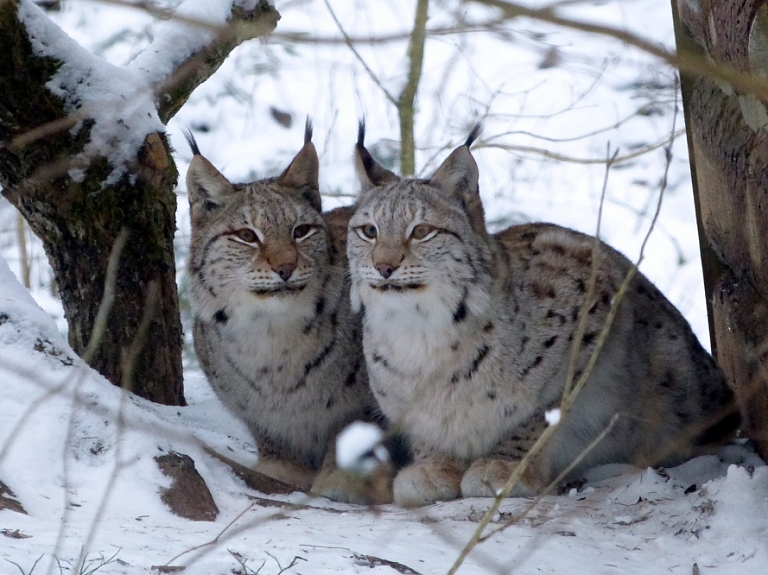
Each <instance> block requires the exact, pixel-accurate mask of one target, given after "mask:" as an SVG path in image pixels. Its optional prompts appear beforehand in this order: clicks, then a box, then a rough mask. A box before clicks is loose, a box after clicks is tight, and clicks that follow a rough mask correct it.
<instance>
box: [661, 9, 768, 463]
mask: <svg viewBox="0 0 768 575" xmlns="http://www.w3.org/2000/svg"><path fill="white" fill-rule="evenodd" d="M672 8H673V12H674V13H675V16H676V18H677V20H676V35H677V45H678V51H679V52H680V53H681V54H689V55H691V56H693V57H701V58H711V59H712V61H714V62H716V63H718V64H720V65H724V66H728V67H730V68H732V69H735V70H737V71H739V72H744V73H750V74H753V75H755V76H760V77H768V5H766V4H765V2H764V1H763V0H712V1H708V0H673V2H672ZM682 80H683V82H682V88H683V100H684V104H685V113H686V125H687V126H688V145H689V149H690V155H691V167H692V173H693V180H694V181H693V183H694V190H696V196H697V200H696V202H697V212H698V214H697V215H698V217H699V226H700V232H701V245H702V262H703V264H704V283H705V289H706V293H707V305H708V306H709V311H710V325H711V327H712V328H713V330H712V331H713V332H714V340H713V351H714V352H715V353H716V356H717V359H718V361H719V363H720V365H721V367H722V368H723V370H724V371H725V373H726V376H727V378H728V380H729V383H730V384H731V386H732V387H733V388H734V389H735V391H736V393H737V397H738V401H739V404H740V408H741V410H742V415H743V416H744V425H743V428H744V431H745V433H746V434H747V436H749V437H751V438H753V439H754V440H755V441H756V442H757V444H758V449H759V450H760V453H761V455H762V456H763V458H768V133H766V126H768V111H767V110H766V102H764V101H760V100H759V99H757V98H756V97H754V96H752V95H748V94H740V93H738V92H736V91H734V90H733V89H731V88H730V87H728V86H725V85H723V84H722V83H715V82H714V81H712V80H710V79H707V78H697V77H686V76H683V78H682Z"/></svg>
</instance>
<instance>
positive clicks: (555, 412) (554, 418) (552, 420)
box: [544, 409, 560, 426]
mask: <svg viewBox="0 0 768 575" xmlns="http://www.w3.org/2000/svg"><path fill="white" fill-rule="evenodd" d="M544 419H546V420H547V423H548V424H549V425H550V426H552V425H557V424H558V423H560V410H559V409H550V410H549V411H547V412H545V413H544Z"/></svg>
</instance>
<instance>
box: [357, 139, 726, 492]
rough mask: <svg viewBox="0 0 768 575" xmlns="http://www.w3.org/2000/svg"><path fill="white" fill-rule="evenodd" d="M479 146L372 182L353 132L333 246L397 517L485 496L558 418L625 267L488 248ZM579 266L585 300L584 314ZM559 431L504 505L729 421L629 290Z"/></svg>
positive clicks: (701, 368)
mask: <svg viewBox="0 0 768 575" xmlns="http://www.w3.org/2000/svg"><path fill="white" fill-rule="evenodd" d="M477 133H478V130H477V128H476V129H475V130H473V131H472V133H471V134H470V137H469V138H468V139H467V141H466V142H465V144H464V145H462V146H459V147H458V148H457V149H455V150H454V151H453V152H452V153H451V154H450V155H449V156H448V158H447V159H446V160H445V161H444V162H443V164H442V165H441V166H440V167H439V168H438V169H437V171H436V172H435V174H434V175H433V176H432V178H430V179H427V180H419V179H409V178H399V177H397V176H396V175H395V174H393V173H392V172H390V171H388V170H385V169H384V168H382V167H381V166H379V165H378V164H377V163H376V162H375V160H373V158H372V157H371V156H370V154H369V153H368V152H367V150H365V147H364V145H363V135H364V132H363V131H362V129H361V133H360V135H359V137H358V143H357V146H356V164H357V167H358V170H359V172H360V179H361V185H362V189H363V191H362V192H361V194H360V199H359V202H358V205H357V208H356V210H355V213H354V215H353V216H352V218H351V219H350V223H349V232H348V236H347V238H348V240H347V246H348V256H349V267H350V275H351V279H352V285H351V290H350V293H351V298H352V305H353V307H354V309H356V310H358V311H359V312H360V313H361V315H362V317H363V348H364V351H365V359H366V364H367V367H368V371H369V377H370V381H371V387H372V389H373V392H374V395H375V396H376V400H377V401H378V404H379V406H380V408H381V410H382V412H383V413H384V414H385V415H386V417H387V419H388V420H389V421H390V422H391V423H392V424H393V425H394V426H395V427H396V428H397V429H399V430H400V431H401V432H402V434H403V435H404V436H405V438H406V439H407V440H408V442H409V443H410V445H411V447H412V450H413V455H414V459H415V461H414V463H413V464H412V465H410V466H408V467H406V468H404V469H403V470H402V471H400V473H399V474H398V475H397V477H396V478H395V482H394V497H395V501H396V502H398V503H400V504H402V505H424V504H426V503H430V502H432V501H436V500H440V499H451V498H454V497H458V496H460V495H461V496H465V497H478V496H483V497H493V496H495V494H496V492H497V491H498V490H499V489H500V488H501V487H502V486H504V484H505V483H506V482H507V480H508V479H509V477H510V476H511V474H512V472H513V471H514V469H515V466H516V465H517V462H518V461H519V460H520V458H521V457H523V456H524V455H525V453H526V452H527V450H528V449H529V447H530V446H531V444H532V443H533V442H534V441H535V440H536V439H537V437H538V436H539V435H540V433H541V432H542V430H543V429H544V427H545V426H546V425H547V424H546V422H545V418H544V413H545V412H546V411H547V410H549V409H551V408H554V407H557V406H558V405H559V402H560V399H561V397H562V394H563V392H564V389H565V386H566V376H567V374H568V372H569V361H570V358H571V356H572V350H573V346H578V353H577V354H576V355H577V361H576V364H575V366H573V368H574V369H575V371H576V377H577V378H578V377H579V376H580V375H581V374H582V373H583V372H584V370H585V368H586V366H587V363H588V361H589V358H590V356H591V354H592V352H593V351H594V350H595V348H596V346H597V344H598V340H599V336H600V333H601V330H602V329H603V326H604V325H605V324H606V321H607V319H608V316H609V312H610V310H611V303H612V301H613V299H614V297H615V296H616V294H617V292H618V290H619V286H620V285H621V284H622V282H623V280H624V278H625V277H626V275H627V273H628V271H629V269H630V267H631V264H630V262H629V261H628V260H627V259H626V258H625V257H624V256H623V255H621V254H620V253H618V252H617V251H615V250H614V249H612V248H610V247H609V246H607V245H606V244H604V243H599V242H598V243H596V242H595V240H594V238H591V237H589V236H586V235H584V234H581V233H578V232H575V231H573V230H569V229H566V228H562V227H559V226H556V225H553V224H525V225H520V226H513V227H510V228H508V229H506V230H503V231H501V232H499V233H497V234H494V235H491V234H489V233H488V232H487V230H486V228H485V221H484V214H483V206H482V202H481V199H480V195H479V193H478V169H477V164H476V163H475V161H474V159H473V158H472V154H471V153H470V151H469V146H470V144H472V142H473V140H474V139H475V138H476V136H477ZM593 260H596V269H597V276H596V278H595V279H596V286H597V289H596V292H595V294H596V295H595V297H594V299H591V300H590V301H586V299H587V291H588V290H587V286H588V285H589V283H590V279H591V274H592V269H593V266H592V262H593ZM582 315H585V316H586V317H584V318H583V320H584V322H585V326H586V330H585V331H584V333H583V337H581V338H578V337H577V334H578V333H579V332H577V326H578V325H579V322H580V321H581V319H582ZM615 415H618V416H619V419H618V421H617V422H616V423H615V424H614V425H613V427H612V429H611V432H610V433H609V434H608V435H607V436H606V437H605V438H604V439H602V441H600V442H599V443H598V444H597V446H596V447H595V448H594V449H592V450H591V451H589V452H588V453H587V454H586V456H585V457H584V458H583V459H582V460H579V461H578V462H577V460H578V458H579V457H580V456H582V455H584V453H585V450H586V448H587V446H588V445H589V444H590V443H591V442H592V441H593V440H594V439H596V438H597V437H598V435H599V434H600V433H601V432H602V431H603V430H605V429H606V428H607V427H608V426H609V424H610V422H611V420H612V418H613V417H614V416H615ZM557 425H558V428H557V430H556V431H555V433H554V435H553V437H552V438H551V441H550V442H549V443H548V444H547V445H546V446H545V447H544V449H543V450H542V451H541V452H540V454H539V455H538V456H537V457H536V459H535V460H534V461H533V464H532V465H531V466H530V467H529V468H528V469H527V470H526V472H525V473H524V474H523V476H522V479H521V481H520V483H518V486H517V488H516V491H515V492H514V493H515V494H518V495H530V494H534V493H541V492H542V491H543V490H544V489H545V488H546V487H547V486H548V485H549V483H550V482H551V481H553V480H554V479H555V478H556V477H558V476H559V474H561V473H562V472H563V471H564V470H566V469H567V468H568V466H569V465H571V464H573V463H575V467H574V468H573V469H572V470H571V471H570V472H569V474H568V476H567V477H566V479H573V478H577V477H579V476H580V475H579V474H580V473H582V472H583V471H584V470H585V469H586V468H588V467H591V466H594V465H598V464H602V463H609V462H628V463H635V464H638V465H643V466H645V465H656V464H665V465H669V464H675V463H678V462H680V461H682V460H684V459H685V458H687V457H691V456H694V455H698V454H701V453H706V452H708V451H709V450H711V449H712V447H713V446H715V445H717V444H718V443H721V442H723V441H727V440H728V438H730V437H731V436H732V434H733V433H734V431H735V430H736V428H737V427H738V425H739V416H738V414H737V413H736V412H735V411H734V406H733V395H732V393H731V391H730V390H729V389H728V387H727V386H726V384H725V379H724V377H723V374H722V373H721V371H720V370H719V369H718V367H717V366H716V365H715V363H714V361H713V360H712V358H711V357H710V356H709V354H707V352H706V351H704V350H703V349H702V347H701V346H700V345H699V342H698V341H697V340H696V337H695V336H694V335H693V333H692V332H691V329H690V327H689V326H688V324H687V323H686V321H685V320H684V319H683V317H682V316H681V315H680V313H679V312H678V311H677V310H676V309H675V308H674V307H673V306H672V305H671V304H670V303H669V302H668V301H667V300H666V299H665V298H664V296H663V295H662V294H661V292H659V290H657V289H656V287H654V286H653V284H651V282H650V281H648V279H646V278H645V277H644V276H642V275H641V274H637V275H636V276H635V277H634V279H633V280H632V282H631V284H630V287H629V291H628V292H627V293H626V295H625V297H624V298H623V300H622V301H621V304H620V305H619V306H618V308H617V310H616V316H615V318H614V319H613V322H612V323H611V328H610V331H609V332H608V337H607V340H606V341H605V345H604V346H603V347H602V350H601V352H600V354H599V356H598V360H597V363H596V364H595V365H594V368H593V369H592V371H591V375H590V376H589V378H588V379H587V381H586V384H585V386H584V387H583V389H582V391H581V393H580V395H579V396H578V398H577V399H576V402H575V403H574V404H573V406H572V408H571V409H570V410H569V411H568V412H567V413H565V414H564V415H563V417H562V419H561V421H560V422H559V423H558V424H557Z"/></svg>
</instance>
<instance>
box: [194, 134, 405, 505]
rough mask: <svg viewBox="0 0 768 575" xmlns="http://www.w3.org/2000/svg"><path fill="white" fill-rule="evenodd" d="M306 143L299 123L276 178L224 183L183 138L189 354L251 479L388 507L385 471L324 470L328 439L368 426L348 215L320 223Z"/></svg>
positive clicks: (329, 457)
mask: <svg viewBox="0 0 768 575" xmlns="http://www.w3.org/2000/svg"><path fill="white" fill-rule="evenodd" d="M311 137H312V128H311V124H309V123H308V124H307V129H306V130H305V141H304V146H303V147H302V149H301V150H300V151H299V153H298V154H297V155H296V157H295V158H294V159H293V161H292V162H291V163H290V165H289V166H288V167H287V168H286V170H285V171H284V172H283V173H282V174H281V175H280V176H278V177H275V178H267V179H263V180H257V181H254V182H249V183H247V184H232V183H230V182H229V181H228V180H227V179H226V178H225V177H224V176H223V175H222V174H221V173H219V171H218V170H217V169H216V168H215V167H214V166H213V165H212V164H211V163H210V162H209V161H208V160H206V159H205V158H204V157H203V156H202V155H201V154H200V150H199V149H198V146H197V144H196V143H195V141H194V138H193V137H192V136H191V134H188V135H187V138H188V140H189V142H190V146H191V148H192V152H193V153H194V158H193V159H192V162H191V164H190V168H189V172H188V173H187V187H188V190H189V201H190V207H191V212H192V242H191V246H190V255H189V262H188V266H187V270H188V274H189V285H190V294H191V305H192V313H193V315H194V319H195V324H194V343H195V351H196V352H197V356H198V359H199V361H200V365H201V367H202V369H203V371H204V372H205V374H206V376H207V378H208V381H209V382H210V384H211V386H212V387H213V389H214V390H215V392H216V394H217V395H218V397H219V398H220V399H221V401H222V402H223V403H224V404H225V405H226V406H227V407H228V408H229V410H230V411H231V412H232V413H233V415H235V416H236V417H238V418H240V419H242V420H243V421H244V422H245V423H246V424H247V425H248V428H249V429H250V431H251V433H252V434H253V436H254V438H255V440H256V442H257V444H258V448H259V464H258V466H257V468H256V469H257V470H258V471H261V472H263V473H266V474H267V475H270V476H272V477H275V478H277V479H279V480H281V481H284V482H286V483H289V484H291V485H294V486H296V487H297V488H299V489H302V490H307V489H310V488H311V489H313V490H314V491H315V492H318V493H319V494H320V495H324V496H328V497H331V498H334V499H338V500H342V501H351V502H357V503H381V502H386V501H389V500H391V474H389V472H388V470H387V469H384V468H382V469H381V470H379V473H380V474H381V475H382V477H383V480H382V477H379V478H378V479H376V480H375V481H371V482H370V483H369V482H368V480H366V479H364V478H357V477H355V476H352V475H348V474H346V473H344V472H342V471H340V470H338V469H337V468H336V465H335V457H334V454H335V450H334V446H335V439H336V434H337V433H338V432H339V431H341V429H342V428H344V427H345V426H346V425H347V424H349V423H351V422H352V421H354V420H360V419H362V420H371V419H372V417H373V415H372V414H373V401H372V396H371V393H370V389H369V387H368V380H367V375H366V369H365V362H364V360H363V357H362V349H361V336H360V321H359V318H358V317H357V316H356V315H355V314H353V313H352V311H351V309H350V304H349V280H348V274H347V268H346V265H345V264H346V257H345V250H346V245H345V239H346V235H345V234H346V225H347V222H348V220H349V216H350V215H351V210H350V209H349V208H340V209H337V210H333V211H332V212H329V213H326V214H323V213H321V212H320V207H321V203H320V193H319V189H318V160H317V153H316V151H315V147H314V145H313V144H312V141H311ZM340 232H341V233H340ZM388 478H389V479H388Z"/></svg>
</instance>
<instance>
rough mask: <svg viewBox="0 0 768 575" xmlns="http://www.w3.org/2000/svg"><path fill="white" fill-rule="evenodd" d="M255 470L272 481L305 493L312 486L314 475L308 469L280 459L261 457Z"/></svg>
mask: <svg viewBox="0 0 768 575" xmlns="http://www.w3.org/2000/svg"><path fill="white" fill-rule="evenodd" d="M255 470H256V471H258V472H259V473H263V474H264V475H269V476H270V477H272V478H273V479H277V480H278V481H282V482H283V483H287V484H288V485H293V486H295V487H296V488H297V489H298V490H299V491H305V492H306V491H307V490H308V489H309V487H310V486H311V485H312V479H313V478H314V475H315V474H314V473H313V472H312V471H310V470H309V469H306V468H304V467H301V466H299V465H296V464H295V463H291V462H289V461H284V460H282V459H272V458H266V457H262V458H261V459H259V463H258V464H257V465H256V467H255Z"/></svg>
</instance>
